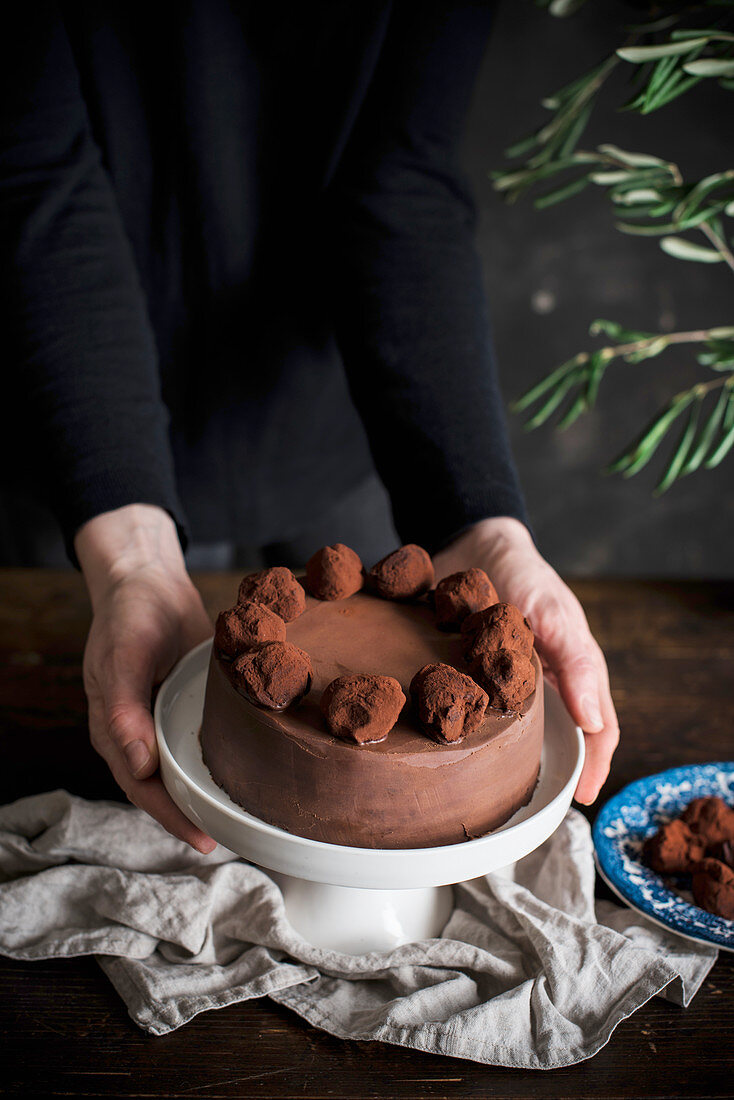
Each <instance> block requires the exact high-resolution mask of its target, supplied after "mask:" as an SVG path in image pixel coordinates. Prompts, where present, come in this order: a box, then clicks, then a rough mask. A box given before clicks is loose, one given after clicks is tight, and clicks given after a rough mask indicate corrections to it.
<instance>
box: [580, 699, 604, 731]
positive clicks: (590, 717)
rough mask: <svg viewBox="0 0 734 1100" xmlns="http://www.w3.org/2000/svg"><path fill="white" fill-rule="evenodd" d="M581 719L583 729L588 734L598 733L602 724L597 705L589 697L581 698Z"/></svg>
mask: <svg viewBox="0 0 734 1100" xmlns="http://www.w3.org/2000/svg"><path fill="white" fill-rule="evenodd" d="M580 708H581V717H582V718H583V723H582V724H583V728H584V729H585V730H587V731H588V732H589V733H598V732H599V730H600V729H601V728H602V726H603V725H604V723H603V722H602V717H601V711H600V710H599V704H598V703H597V701H596V700H595V699H592V697H591V696H590V695H582V696H581V704H580Z"/></svg>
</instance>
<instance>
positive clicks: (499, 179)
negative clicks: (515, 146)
mask: <svg viewBox="0 0 734 1100" xmlns="http://www.w3.org/2000/svg"><path fill="white" fill-rule="evenodd" d="M579 163H580V162H579V161H578V160H576V159H575V158H574V157H564V158H563V159H562V160H554V161H552V163H550V164H544V165H542V166H541V167H540V168H532V169H527V168H520V169H518V170H517V171H512V172H498V173H497V175H496V177H495V181H494V183H493V184H492V186H493V187H494V190H495V191H507V190H508V189H509V188H511V187H515V186H516V185H517V184H523V185H525V184H528V185H529V184H531V183H537V182H538V180H544V179H547V178H548V176H555V175H556V174H557V173H558V172H564V171H565V170H566V169H567V168H574V167H576V166H577V165H578V164H579Z"/></svg>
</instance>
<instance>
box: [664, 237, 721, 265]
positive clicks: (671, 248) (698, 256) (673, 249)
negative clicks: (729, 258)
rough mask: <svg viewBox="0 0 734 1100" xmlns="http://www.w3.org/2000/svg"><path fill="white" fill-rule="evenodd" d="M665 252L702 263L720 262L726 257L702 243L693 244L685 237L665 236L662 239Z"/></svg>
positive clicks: (678, 257)
mask: <svg viewBox="0 0 734 1100" xmlns="http://www.w3.org/2000/svg"><path fill="white" fill-rule="evenodd" d="M660 247H661V248H662V250H663V252H667V254H668V255H669V256H674V257H675V258H676V260H694V261H695V262H696V263H700V264H719V263H721V262H722V261H723V259H724V257H723V256H722V255H721V254H720V253H719V252H716V251H715V250H714V249H713V248H704V247H703V246H702V245H700V244H693V242H692V241H687V240H685V238H683V237H663V239H662V241H660Z"/></svg>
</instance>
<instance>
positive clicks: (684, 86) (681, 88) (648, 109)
mask: <svg viewBox="0 0 734 1100" xmlns="http://www.w3.org/2000/svg"><path fill="white" fill-rule="evenodd" d="M702 80H703V77H701V76H687V77H685V78H684V79H683V80H680V79H677V80H676V81H674V82H673V83H672V84H671V85H670V86H667V87H665V88H662V89H661V90H660V92H659V93H658V95H656V96H655V98H654V99H652V100H651V101H650V102H649V103H647V104H646V105H645V107H644V108H643V109H642V112H641V113H642V114H643V115H650V114H652V112H653V111H657V110H658V109H659V108H660V107H665V106H666V105H667V104H668V103H672V102H673V100H674V99H677V98H678V96H681V95H683V94H684V93H685V92H687V91H688V89H689V88H693V87H695V85H696V84H700V82H701V81H702Z"/></svg>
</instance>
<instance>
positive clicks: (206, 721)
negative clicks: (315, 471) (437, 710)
mask: <svg viewBox="0 0 734 1100" xmlns="http://www.w3.org/2000/svg"><path fill="white" fill-rule="evenodd" d="M287 637H288V641H289V642H291V643H293V644H295V645H297V646H299V647H300V648H301V649H303V650H305V651H306V652H307V653H308V654H309V656H310V658H311V662H312V665H313V673H314V675H313V684H312V688H311V691H310V693H309V694H308V695H307V696H306V697H305V698H304V699H303V700H302V701H301V702H300V703H298V704H297V705H295V706H293V707H291V708H289V709H288V710H286V711H281V712H275V711H268V710H265V709H261V708H258V707H255V706H254V705H253V704H251V703H250V702H248V701H247V700H246V699H245V698H244V697H243V696H242V695H240V694H239V693H238V691H237V689H236V687H235V686H234V684H233V682H232V680H231V678H230V674H229V669H228V666H227V663H226V662H222V661H221V660H219V659H218V658H217V657H216V655H214V654H213V655H212V659H211V664H210V669H209V679H208V683H207V691H206V700H205V704H204V718H203V725H202V733H201V743H202V750H203V754H204V760H205V762H206V764H207V766H208V767H209V769H210V771H211V773H212V775H213V777H214V779H215V781H216V782H217V783H218V784H219V785H220V786H221V787H223V789H224V790H225V791H226V792H227V793H228V794H229V795H230V797H231V798H232V799H233V800H234V801H235V802H237V803H238V804H239V805H241V806H243V807H244V808H245V809H247V810H248V811H249V812H250V813H252V814H253V815H254V816H256V817H258V818H260V819H261V820H263V821H266V822H268V823H269V824H272V825H277V826H278V827H280V828H283V829H286V830H287V831H289V832H291V833H295V834H297V835H299V836H305V837H309V838H311V839H314V840H322V841H328V842H330V843H333V844H345V845H353V846H357V847H366V848H413V847H415V848H421V847H430V846H433V845H442V844H454V843H458V842H459V841H464V840H467V839H470V838H473V837H476V836H481V835H483V834H485V833H487V832H489V831H490V830H491V829H494V828H497V827H498V826H499V825H501V824H503V823H504V822H505V821H506V820H507V819H508V818H509V817H510V816H511V815H512V814H513V813H514V812H515V810H517V809H518V808H519V807H520V806H522V805H525V804H526V803H527V802H528V801H529V799H530V797H531V795H532V792H533V790H534V788H535V783H536V780H537V775H538V769H539V765H540V753H541V748H542V743H543V694H542V690H536V691H535V692H534V693H533V694H532V695H531V696H530V698H529V699H527V700H526V701H525V702H524V703H523V704H522V707H521V708H520V712H519V713H518V714H502V713H500V712H498V711H491V710H488V711H487V713H486V716H485V719H484V721H483V722H482V723H481V725H480V726H479V727H478V728H477V729H476V730H474V731H473V732H472V733H470V734H469V735H468V736H467V737H466V738H465V739H464V740H463V741H462V742H461V743H460V744H458V745H437V744H435V742H433V741H431V740H430V739H429V738H427V737H426V736H425V735H424V734H423V733H422V732H421V731H420V729H419V727H418V724H417V722H416V719H415V716H414V714H413V713H412V711H411V709H410V705H409V704H408V705H406V707H405V708H404V709H403V711H402V713H401V715H400V717H399V719H398V721H397V723H396V725H395V726H394V727H393V729H392V730H391V731H390V733H389V735H388V737H387V738H386V739H385V740H384V741H382V742H379V743H376V744H367V745H353V744H347V743H345V742H343V741H341V740H339V739H338V738H336V737H335V736H333V735H332V734H331V733H329V731H328V729H327V727H326V724H325V721H324V718H323V715H322V714H321V712H320V708H319V703H320V699H321V693H322V691H323V690H324V688H325V687H326V686H327V684H329V683H330V682H331V681H332V680H333V679H335V677H337V676H343V675H348V674H350V673H355V672H361V673H367V674H373V675H379V676H393V677H395V679H396V680H398V682H399V683H400V685H401V687H402V688H403V691H404V693H405V694H406V696H408V689H409V686H410V682H411V680H412V678H413V676H414V675H415V673H416V672H417V670H418V669H420V668H421V667H422V666H423V665H426V664H435V663H438V662H444V663H447V664H452V665H454V666H455V667H457V668H459V669H460V670H462V671H466V669H465V666H464V662H463V658H462V654H461V642H460V639H459V636H458V635H453V636H452V635H447V634H444V633H442V632H441V631H439V630H438V629H437V628H436V623H435V618H434V614H433V611H432V610H431V608H430V607H429V606H428V604H427V603H396V602H392V601H385V600H381V599H379V598H375V597H374V596H371V595H368V594H366V593H362V592H360V593H357V594H356V595H353V596H351V597H349V598H348V599H345V600H337V601H333V602H328V603H325V602H321V601H319V600H315V599H313V598H311V597H307V599H306V609H305V611H304V612H303V614H302V615H300V616H299V618H297V619H296V620H294V621H293V622H291V623H289V624H288V628H287ZM533 661H534V663H535V665H536V674H537V680H538V684H539V685H542V673H541V669H540V665H539V663H538V659H537V657H536V656H535V655H533Z"/></svg>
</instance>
